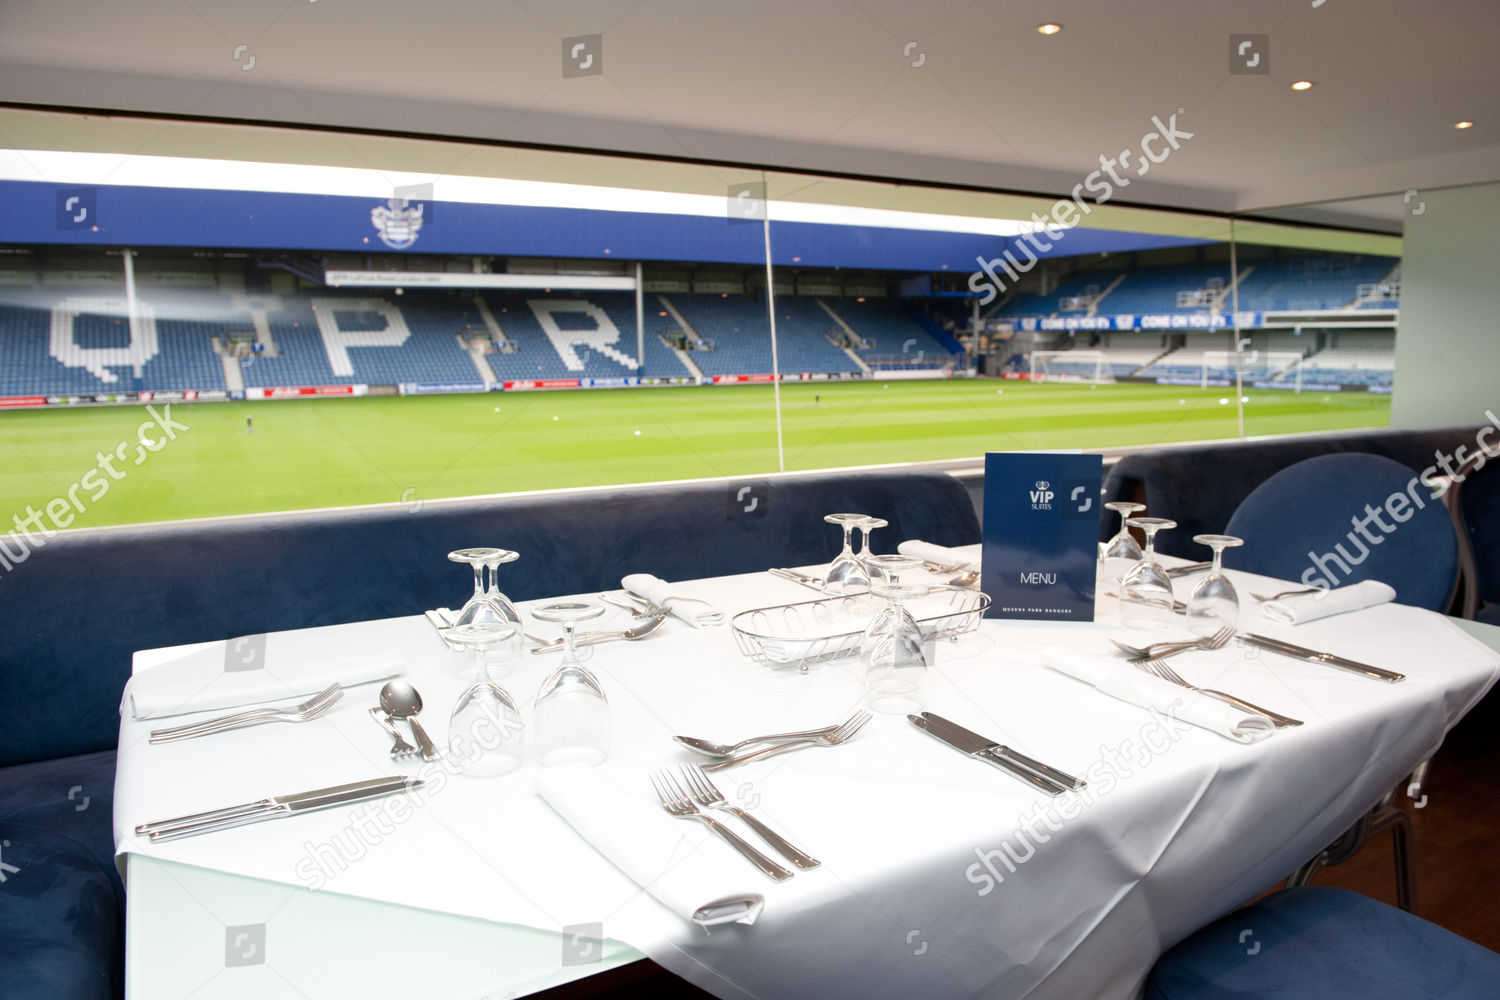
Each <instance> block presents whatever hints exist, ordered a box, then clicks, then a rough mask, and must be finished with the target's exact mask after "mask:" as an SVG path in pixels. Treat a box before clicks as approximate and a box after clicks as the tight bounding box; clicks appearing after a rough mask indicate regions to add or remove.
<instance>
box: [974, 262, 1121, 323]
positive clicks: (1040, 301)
mask: <svg viewBox="0 0 1500 1000" xmlns="http://www.w3.org/2000/svg"><path fill="white" fill-rule="evenodd" d="M1124 273H1125V272H1124V271H1113V270H1112V271H1080V272H1079V273H1077V274H1072V275H1069V276H1068V277H1067V278H1064V279H1063V281H1062V283H1061V284H1059V285H1058V286H1057V288H1056V289H1054V290H1053V291H1052V292H1051V293H1050V294H1048V295H1038V294H1036V293H1034V292H1017V293H1016V294H1015V295H1014V296H1012V297H1011V298H1010V299H1008V300H1006V301H1005V303H1004V304H1002V305H1001V306H1000V307H999V308H998V309H996V310H995V314H994V316H992V317H991V318H992V319H1010V318H1012V317H1016V318H1020V317H1025V316H1055V315H1059V314H1061V313H1062V312H1063V311H1064V309H1063V306H1064V305H1065V304H1067V301H1066V300H1069V299H1077V298H1079V297H1080V296H1090V297H1092V296H1097V295H1099V294H1101V293H1103V292H1104V291H1105V289H1107V288H1109V287H1110V286H1111V285H1113V284H1114V283H1115V282H1116V281H1118V280H1119V278H1120V276H1121V275H1123V274H1124ZM1081 311H1082V310H1074V312H1075V313H1076V312H1081Z"/></svg>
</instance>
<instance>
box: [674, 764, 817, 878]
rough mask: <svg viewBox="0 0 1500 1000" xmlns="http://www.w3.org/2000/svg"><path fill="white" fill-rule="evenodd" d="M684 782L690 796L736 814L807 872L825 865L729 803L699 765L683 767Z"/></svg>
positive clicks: (701, 804) (779, 852) (722, 810)
mask: <svg viewBox="0 0 1500 1000" xmlns="http://www.w3.org/2000/svg"><path fill="white" fill-rule="evenodd" d="M682 779H683V783H684V785H685V787H686V788H687V791H688V794H689V795H691V796H692V797H693V798H694V799H695V800H696V801H697V803H698V804H699V805H700V806H704V807H705V808H708V809H718V810H720V811H721V812H727V813H733V814H734V815H736V816H738V817H739V818H740V819H741V820H743V821H744V823H745V825H746V826H748V827H749V828H750V829H752V830H754V831H755V832H756V834H758V835H759V836H760V839H761V840H764V841H765V842H766V843H768V844H770V845H771V847H772V848H773V849H775V851H776V853H777V854H780V855H781V856H782V857H783V858H786V859H787V860H788V861H790V862H791V863H792V864H794V865H796V866H797V867H798V868H800V869H802V870H803V871H810V870H812V869H814V868H816V867H818V866H819V865H820V864H822V863H823V862H821V861H819V860H818V859H817V858H815V857H813V856H812V855H811V854H808V853H807V852H806V851H804V850H802V849H801V848H799V847H797V846H796V845H794V844H793V843H792V842H791V841H789V840H787V839H786V838H785V837H783V836H782V835H781V834H779V833H777V832H776V831H775V830H773V829H771V828H770V827H769V826H766V824H764V823H762V822H761V821H760V820H758V819H756V818H755V817H754V816H752V815H750V813H748V812H746V811H745V810H744V809H741V808H740V807H739V806H732V805H730V804H729V800H728V799H726V798H724V793H723V792H721V791H719V789H718V786H716V785H715V784H714V783H713V779H711V778H710V777H709V776H708V775H706V774H704V773H703V768H701V767H699V766H698V765H697V764H685V765H683V768H682Z"/></svg>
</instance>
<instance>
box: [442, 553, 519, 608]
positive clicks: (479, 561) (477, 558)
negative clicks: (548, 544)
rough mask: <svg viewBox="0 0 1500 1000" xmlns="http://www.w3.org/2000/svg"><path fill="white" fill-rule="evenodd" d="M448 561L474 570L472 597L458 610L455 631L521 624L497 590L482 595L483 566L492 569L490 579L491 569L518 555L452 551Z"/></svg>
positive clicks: (508, 602) (483, 590)
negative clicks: (485, 625)
mask: <svg viewBox="0 0 1500 1000" xmlns="http://www.w3.org/2000/svg"><path fill="white" fill-rule="evenodd" d="M448 558H449V559H450V560H451V561H453V562H461V563H468V564H469V565H470V566H471V567H472V568H473V570H474V594H473V596H472V597H470V598H469V600H468V601H467V602H466V603H465V604H464V606H463V607H462V608H459V609H458V616H457V617H456V618H454V620H453V627H454V628H462V627H464V626H468V625H473V624H476V623H484V622H504V623H509V624H511V625H519V624H521V616H520V615H519V614H517V613H516V609H515V607H514V606H513V605H512V604H511V603H510V601H508V600H506V598H505V595H504V594H501V593H500V592H499V591H498V590H496V591H495V592H494V595H493V596H491V595H490V594H488V593H486V592H485V586H484V569H485V567H486V566H490V567H492V569H491V573H490V575H491V578H492V579H493V577H494V571H493V567H495V566H499V565H500V564H501V563H504V562H510V561H511V560H512V559H516V558H518V553H515V552H510V551H508V550H506V549H490V548H472V549H455V550H454V551H452V552H450V553H448ZM494 597H498V598H499V600H498V601H497V600H494Z"/></svg>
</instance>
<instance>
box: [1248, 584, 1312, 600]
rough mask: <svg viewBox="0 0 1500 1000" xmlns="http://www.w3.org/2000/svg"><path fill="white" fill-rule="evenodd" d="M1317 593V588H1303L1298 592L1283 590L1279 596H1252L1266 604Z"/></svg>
mask: <svg viewBox="0 0 1500 1000" xmlns="http://www.w3.org/2000/svg"><path fill="white" fill-rule="evenodd" d="M1317 592H1318V588H1317V587H1302V588H1299V589H1297V590H1283V591H1282V592H1281V593H1279V594H1251V595H1250V596H1251V597H1253V598H1255V599H1256V600H1257V601H1260V602H1261V603H1262V604H1264V603H1265V602H1267V601H1279V600H1281V599H1282V598H1283V597H1297V596H1299V595H1301V594H1316V593H1317Z"/></svg>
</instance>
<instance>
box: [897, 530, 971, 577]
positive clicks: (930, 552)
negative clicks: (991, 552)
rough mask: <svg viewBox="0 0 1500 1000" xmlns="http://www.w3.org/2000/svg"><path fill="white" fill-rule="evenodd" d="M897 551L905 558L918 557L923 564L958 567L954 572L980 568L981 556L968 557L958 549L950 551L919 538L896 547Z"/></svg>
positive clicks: (943, 546) (944, 546)
mask: <svg viewBox="0 0 1500 1000" xmlns="http://www.w3.org/2000/svg"><path fill="white" fill-rule="evenodd" d="M896 551H897V552H899V553H901V554H902V555H903V556H916V557H917V558H918V559H921V560H922V561H923V562H930V563H936V564H937V565H939V566H953V567H956V568H955V569H954V572H955V573H957V572H959V571H961V570H971V569H978V568H979V556H978V555H977V554H976V555H968V554H966V553H963V552H960V551H958V550H957V549H950V548H948V547H947V546H946V545H933V544H932V543H931V542H924V541H922V540H921V539H919V538H913V539H910V540H909V541H905V542H902V543H901V544H900V545H897V546H896Z"/></svg>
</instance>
